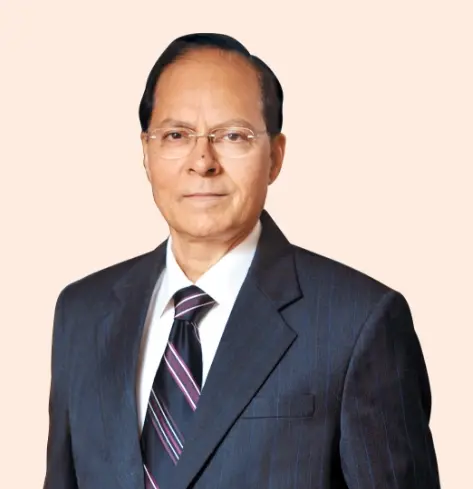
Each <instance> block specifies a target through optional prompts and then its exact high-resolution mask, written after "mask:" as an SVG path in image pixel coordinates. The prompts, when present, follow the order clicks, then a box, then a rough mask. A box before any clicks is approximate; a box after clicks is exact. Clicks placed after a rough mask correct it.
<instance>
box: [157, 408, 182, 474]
mask: <svg viewBox="0 0 473 489" xmlns="http://www.w3.org/2000/svg"><path fill="white" fill-rule="evenodd" d="M151 422H152V423H153V426H154V429H155V430H156V433H157V434H158V436H159V439H160V440H161V443H162V444H163V447H164V448H165V450H166V452H168V454H169V456H170V457H171V460H172V461H173V463H174V465H176V464H177V460H178V458H177V457H176V455H175V454H174V452H173V451H172V448H171V447H170V445H169V443H168V441H167V440H166V438H165V437H164V436H163V432H162V430H161V428H160V427H159V425H158V423H157V422H156V418H155V417H154V415H151Z"/></svg>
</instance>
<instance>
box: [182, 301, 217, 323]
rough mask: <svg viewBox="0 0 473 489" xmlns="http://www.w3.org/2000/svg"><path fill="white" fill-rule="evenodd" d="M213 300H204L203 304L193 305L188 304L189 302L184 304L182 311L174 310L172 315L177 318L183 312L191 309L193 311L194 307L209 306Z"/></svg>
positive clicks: (183, 313)
mask: <svg viewBox="0 0 473 489" xmlns="http://www.w3.org/2000/svg"><path fill="white" fill-rule="evenodd" d="M214 302H215V301H207V302H204V303H203V304H194V305H190V304H186V308H185V309H183V310H182V311H176V313H175V315H174V319H179V318H180V317H182V316H184V315H185V314H187V313H189V312H191V311H195V310H196V309H200V308H201V307H204V306H209V305H210V304H213V303H214Z"/></svg>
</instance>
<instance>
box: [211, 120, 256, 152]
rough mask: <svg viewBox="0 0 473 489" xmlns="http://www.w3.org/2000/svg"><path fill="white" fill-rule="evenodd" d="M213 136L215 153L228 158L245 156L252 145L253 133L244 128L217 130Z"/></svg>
mask: <svg viewBox="0 0 473 489" xmlns="http://www.w3.org/2000/svg"><path fill="white" fill-rule="evenodd" d="M213 134H214V146H215V151H217V152H218V153H219V154H221V155H222V156H227V157H229V158H238V157H240V156H244V155H246V154H247V153H248V152H249V151H250V150H251V148H252V146H253V144H254V134H253V132H252V131H251V130H250V129H247V128H245V127H231V128H225V129H218V130H216V131H214V133H213Z"/></svg>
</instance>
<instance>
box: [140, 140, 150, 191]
mask: <svg viewBox="0 0 473 489" xmlns="http://www.w3.org/2000/svg"><path fill="white" fill-rule="evenodd" d="M140 137H141V146H142V148H143V166H144V168H145V171H146V176H147V178H148V182H151V173H150V170H149V159H148V138H147V135H146V133H144V132H142V133H141V136H140Z"/></svg>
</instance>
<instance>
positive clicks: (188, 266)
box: [171, 227, 253, 283]
mask: <svg viewBox="0 0 473 489" xmlns="http://www.w3.org/2000/svg"><path fill="white" fill-rule="evenodd" d="M252 230H253V228H252V227H251V228H250V229H245V230H244V231H240V232H239V233H238V234H234V235H232V236H231V237H226V238H196V237H194V236H189V235H183V234H179V233H177V232H174V231H173V230H171V236H172V252H173V254H174V257H175V259H176V262H177V263H178V265H179V266H180V267H181V269H182V271H183V272H184V274H185V275H186V276H187V278H188V279H189V280H191V281H192V282H193V283H195V282H197V280H198V279H199V278H200V277H201V276H202V275H203V274H204V273H205V272H206V271H207V270H209V269H210V268H211V267H212V266H213V265H215V264H216V263H217V262H218V261H219V260H220V259H221V258H222V257H223V256H225V255H226V254H227V253H228V252H230V251H231V250H232V249H233V248H236V247H237V246H238V245H239V244H240V243H241V242H243V241H244V240H245V239H246V237H247V236H248V235H249V234H250V233H251V231H252Z"/></svg>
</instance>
